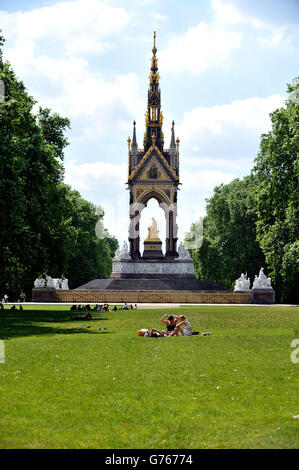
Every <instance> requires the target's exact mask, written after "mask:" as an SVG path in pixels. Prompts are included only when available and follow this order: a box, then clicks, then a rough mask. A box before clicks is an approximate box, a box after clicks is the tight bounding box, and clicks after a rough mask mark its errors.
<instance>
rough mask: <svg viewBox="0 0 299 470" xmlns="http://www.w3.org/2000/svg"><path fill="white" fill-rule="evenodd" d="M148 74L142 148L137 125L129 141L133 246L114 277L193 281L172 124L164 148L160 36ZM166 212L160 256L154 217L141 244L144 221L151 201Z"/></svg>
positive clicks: (117, 262)
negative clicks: (183, 241)
mask: <svg viewBox="0 0 299 470" xmlns="http://www.w3.org/2000/svg"><path fill="white" fill-rule="evenodd" d="M152 52H153V55H152V59H151V72H150V76H149V89H148V99H147V109H146V113H145V133H144V139H143V148H142V149H140V148H138V144H137V138H136V122H135V121H134V123H133V137H132V140H131V138H130V137H129V138H128V182H127V185H128V190H129V193H130V204H129V205H130V209H129V217H130V226H129V247H127V245H126V244H124V246H123V247H122V249H121V250H118V251H117V253H116V255H115V258H114V260H113V272H112V275H111V277H112V278H129V277H130V278H132V277H135V278H149V277H151V278H155V277H156V278H189V279H195V276H194V271H193V262H192V259H191V258H190V256H189V253H188V251H187V250H184V248H183V246H182V245H181V246H180V253H179V252H178V247H177V241H178V238H177V224H176V217H177V195H178V190H179V184H181V183H180V179H179V142H180V141H179V139H176V140H175V133H174V122H173V123H172V128H171V141H170V146H169V149H167V150H166V149H164V134H163V130H162V126H163V113H162V110H161V90H160V86H159V79H160V77H159V73H158V59H157V57H156V53H157V49H156V33H154V46H153V49H152ZM152 198H154V199H156V200H157V202H158V203H159V206H160V207H161V208H162V209H163V211H164V215H165V223H166V240H165V244H166V250H165V254H163V252H162V241H161V240H160V238H159V230H158V226H157V222H156V220H155V219H154V218H152V224H151V226H150V227H148V236H147V238H146V240H145V241H144V246H143V247H141V246H140V235H139V230H140V219H141V213H142V210H143V209H144V208H145V207H146V206H147V203H148V201H149V200H150V199H152Z"/></svg>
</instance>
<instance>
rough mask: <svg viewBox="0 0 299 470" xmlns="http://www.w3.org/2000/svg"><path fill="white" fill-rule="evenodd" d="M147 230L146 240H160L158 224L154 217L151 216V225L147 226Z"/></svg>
mask: <svg viewBox="0 0 299 470" xmlns="http://www.w3.org/2000/svg"><path fill="white" fill-rule="evenodd" d="M147 230H148V235H147V240H160V238H159V230H158V224H157V222H156V221H155V219H154V217H152V225H151V226H150V227H148V229H147Z"/></svg>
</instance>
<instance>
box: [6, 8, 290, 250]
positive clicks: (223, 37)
mask: <svg viewBox="0 0 299 470" xmlns="http://www.w3.org/2000/svg"><path fill="white" fill-rule="evenodd" d="M0 28H1V29H2V30H3V34H4V36H5V37H6V39H7V42H6V44H5V49H4V57H5V59H7V60H8V61H9V62H10V63H11V64H12V66H13V68H14V70H15V72H16V73H17V75H18V77H19V78H20V79H22V80H23V81H24V83H25V85H26V86H27V88H28V90H29V92H30V94H32V95H33V96H34V97H35V98H36V99H37V100H38V101H39V103H40V105H41V106H43V107H50V108H51V109H52V110H53V111H55V112H58V113H59V114H61V115H63V116H67V117H69V118H70V119H71V123H72V129H71V131H70V132H69V133H68V138H69V141H70V145H69V147H68V148H67V150H66V153H65V181H66V183H68V184H70V185H71V186H72V187H73V188H75V189H78V190H79V191H80V193H81V194H82V196H83V197H84V198H86V199H88V200H89V201H91V202H93V203H95V204H101V205H102V207H103V208H104V209H105V225H106V226H107V227H108V228H109V231H110V232H111V233H112V234H113V235H115V236H116V237H117V238H118V239H119V241H120V243H122V241H123V240H125V239H127V231H128V191H126V186H125V182H126V180H127V138H128V136H129V135H131V134H132V121H133V120H134V119H135V120H136V122H137V140H138V143H139V147H142V143H143V133H144V113H145V110H146V102H147V87H148V76H149V70H150V57H151V49H152V41H153V39H152V38H153V31H154V30H156V31H157V48H158V53H157V56H158V59H159V72H160V76H161V80H160V85H161V96H162V110H163V114H164V134H165V142H166V147H168V141H169V140H170V128H171V122H172V120H174V121H175V123H176V127H175V130H176V136H178V137H179V138H180V140H181V146H180V165H181V182H182V186H181V187H180V188H181V190H180V194H179V199H178V224H179V236H180V238H181V239H182V238H183V237H184V233H185V232H186V231H187V230H188V229H189V227H190V224H191V222H192V221H195V220H196V219H198V218H199V217H200V216H202V215H204V213H205V198H208V197H210V196H211V195H212V193H213V188H214V187H215V185H218V184H220V183H228V182H230V181H231V180H232V179H234V178H236V177H242V176H244V175H246V174H248V173H249V171H250V169H251V168H252V165H253V160H254V158H255V156H256V154H257V151H258V147H259V136H260V134H261V133H263V132H267V131H268V130H269V128H270V121H269V113H270V112H271V111H273V110H274V109H276V108H277V107H279V106H283V104H284V101H285V99H286V85H287V83H291V82H292V80H293V79H294V78H295V77H296V76H298V75H299V74H298V57H299V2H298V1H297V0H186V1H184V2H183V1H181V0H126V1H124V0H61V1H56V0H0ZM152 215H154V216H155V217H156V218H157V220H158V224H159V230H160V235H161V238H162V239H163V238H164V236H165V230H164V223H163V220H164V218H163V213H162V210H161V209H159V208H158V206H157V203H156V202H155V201H154V200H153V201H151V202H150V203H149V204H148V208H146V209H144V211H143V215H142V218H141V227H142V232H141V235H142V236H144V235H145V234H146V227H147V226H148V225H149V224H150V219H151V216H152Z"/></svg>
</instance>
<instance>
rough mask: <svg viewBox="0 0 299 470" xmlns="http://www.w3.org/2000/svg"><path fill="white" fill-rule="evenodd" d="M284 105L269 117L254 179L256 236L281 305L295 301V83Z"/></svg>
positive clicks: (298, 168)
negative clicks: (255, 180) (269, 121)
mask: <svg viewBox="0 0 299 470" xmlns="http://www.w3.org/2000/svg"><path fill="white" fill-rule="evenodd" d="M288 93H289V94H290V97H289V99H288V100H287V101H286V105H285V107H282V108H280V109H277V110H276V111H274V112H273V113H271V114H270V117H271V121H272V129H271V131H270V132H268V133H267V134H263V135H262V136H261V142H260V151H259V153H258V155H257V158H256V160H255V167H254V169H253V174H254V175H255V177H256V179H257V193H256V204H257V215H258V220H257V238H258V241H259V243H260V246H261V248H262V250H263V252H264V254H265V257H266V261H267V264H268V266H269V270H270V271H269V274H270V276H271V277H272V279H273V282H274V284H275V288H276V295H277V298H278V299H281V301H282V302H285V301H288V302H296V301H298V298H299V297H298V285H299V246H298V245H299V241H298V239H299V157H298V154H299V80H298V79H297V80H295V81H294V83H293V84H292V85H288Z"/></svg>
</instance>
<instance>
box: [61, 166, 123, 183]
mask: <svg viewBox="0 0 299 470" xmlns="http://www.w3.org/2000/svg"><path fill="white" fill-rule="evenodd" d="M126 176H127V167H126V164H125V163H120V164H115V163H109V162H101V161H98V162H95V163H82V164H77V160H75V159H72V160H68V161H67V162H66V163H65V176H64V181H65V183H66V184H69V185H70V186H72V187H74V188H76V189H78V190H81V189H84V190H90V189H93V188H95V187H96V186H97V185H98V181H100V180H102V182H101V184H103V183H105V184H108V185H110V184H111V185H112V188H115V186H117V188H118V189H119V187H120V186H123V187H124V184H125V180H126Z"/></svg>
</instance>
